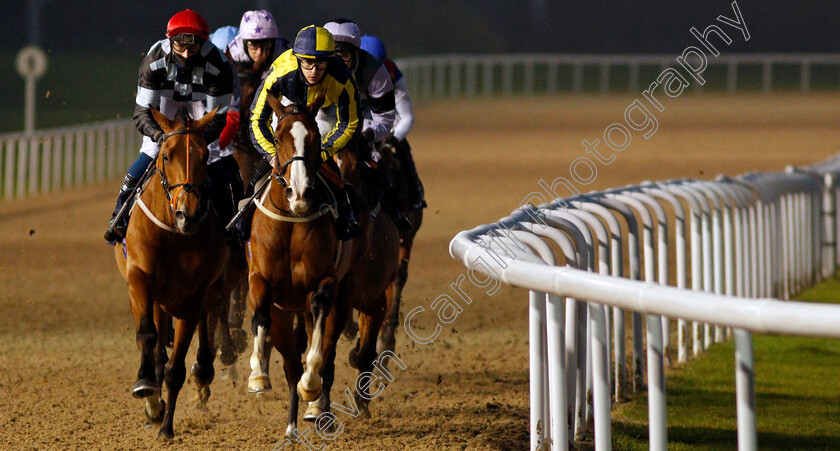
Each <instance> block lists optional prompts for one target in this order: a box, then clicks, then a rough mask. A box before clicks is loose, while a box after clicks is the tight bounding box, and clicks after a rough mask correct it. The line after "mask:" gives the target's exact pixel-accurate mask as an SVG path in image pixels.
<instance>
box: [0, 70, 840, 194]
mask: <svg viewBox="0 0 840 451" xmlns="http://www.w3.org/2000/svg"><path fill="white" fill-rule="evenodd" d="M675 58H676V55H561V54H508V55H440V56H428V57H412V58H404V59H400V60H398V61H397V63H398V64H399V66H400V69H401V70H402V71H403V73H404V74H405V78H406V81H407V82H408V85H409V90H410V92H411V95H412V96H413V97H414V98H417V99H442V98H474V97H491V96H498V95H501V96H512V95H526V96H530V95H542V94H559V93H561V92H569V93H583V92H600V93H602V94H604V93H608V92H626V93H631V94H636V93H639V92H640V91H641V90H644V89H646V88H647V86H648V84H649V83H651V82H653V81H654V80H655V77H656V75H658V74H659V72H660V71H662V70H663V69H664V68H666V67H672V66H674V65H675V64H676V60H675ZM703 76H704V77H706V78H707V79H708V83H707V84H706V88H718V89H725V90H726V91H729V92H733V93H734V92H736V91H738V90H743V89H760V90H763V91H771V90H778V89H784V88H785V87H787V88H791V87H793V88H795V89H798V90H801V91H803V92H808V91H810V90H812V89H819V88H825V89H834V90H836V89H837V88H840V54H732V55H725V54H724V55H721V56H719V57H717V58H709V60H708V67H707V69H706V70H705V72H704V73H703ZM596 80H597V84H596V83H594V82H595V81H596ZM692 87H693V88H692V89H695V90H702V89H705V88H703V87H700V86H699V85H698V84H697V83H692ZM140 139H141V137H140V135H139V133H137V131H136V129H135V128H134V125H133V124H132V123H131V121H130V120H117V121H110V122H103V123H100V124H95V125H83V126H76V127H67V128H60V129H49V130H40V131H36V132H35V133H34V134H32V135H24V134H22V133H12V134H3V135H0V199H13V198H19V197H24V196H27V195H32V194H37V193H48V192H54V191H56V190H59V189H64V188H70V187H77V186H81V185H85V184H89V183H95V182H100V181H103V180H109V179H112V178H115V177H120V176H122V175H123V173H124V172H125V170H126V169H127V168H128V165H129V164H130V163H131V162H132V161H133V160H134V157H135V156H136V152H137V149H139V146H140Z"/></svg>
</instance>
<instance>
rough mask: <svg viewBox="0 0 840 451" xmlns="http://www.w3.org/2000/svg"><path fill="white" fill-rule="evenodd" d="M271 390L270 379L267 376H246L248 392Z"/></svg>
mask: <svg viewBox="0 0 840 451" xmlns="http://www.w3.org/2000/svg"><path fill="white" fill-rule="evenodd" d="M268 390H271V379H270V378H269V377H268V376H257V377H250V378H248V393H262V392H265V391H268Z"/></svg>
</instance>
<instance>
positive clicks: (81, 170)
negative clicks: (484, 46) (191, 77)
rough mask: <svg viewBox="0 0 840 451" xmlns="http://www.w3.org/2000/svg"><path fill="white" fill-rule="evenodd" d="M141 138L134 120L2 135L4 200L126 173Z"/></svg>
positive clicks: (0, 157) (1, 191) (0, 164)
mask: <svg viewBox="0 0 840 451" xmlns="http://www.w3.org/2000/svg"><path fill="white" fill-rule="evenodd" d="M140 139H141V136H140V133H138V132H137V128H136V127H135V126H134V123H133V122H132V121H131V120H130V119H123V120H115V121H107V122H101V123H98V124H93V125H80V126H75V127H65V128H54V129H46V130H38V131H35V132H34V133H32V134H24V133H9V134H3V135H0V199H14V198H21V197H25V196H30V195H33V194H38V193H49V192H55V191H59V190H62V189H66V188H71V187H78V186H82V185H88V184H92V183H98V182H103V181H105V180H111V179H114V178H116V177H121V176H123V175H125V171H126V169H128V165H129V164H131V162H132V161H134V159H135V158H136V157H137V152H138V150H139V149H140Z"/></svg>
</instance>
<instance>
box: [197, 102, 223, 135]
mask: <svg viewBox="0 0 840 451" xmlns="http://www.w3.org/2000/svg"><path fill="white" fill-rule="evenodd" d="M217 111H219V107H216V108H213V111H210V112H208V113H207V114H205V115H204V117H202V118H201V119H199V120H197V121H194V122H193V125H192V126H193V128H197V129H199V130H204V127H207V124H209V123H210V121H212V120H213V118H214V117H215V116H216V112H217Z"/></svg>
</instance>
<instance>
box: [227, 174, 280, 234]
mask: <svg viewBox="0 0 840 451" xmlns="http://www.w3.org/2000/svg"><path fill="white" fill-rule="evenodd" d="M269 172H271V161H270V160H269V159H268V158H263V159H261V160H260V161H258V162H257V164H256V165H254V170H253V171H252V172H251V180H250V181H249V182H248V188H246V189H245V192H244V193H243V199H250V198H251V197H253V196H254V194H255V191H256V189H257V184H259V183H260V181H261V180H263V179H264V178H265V176H266V174H268V173H269ZM264 183H267V182H264ZM261 186H262V185H261ZM237 208H239V203H238V202H237ZM244 208H245V211H244V212H243V213H242V215H241V216H240V217H239V219H238V220H237V221H236V223H235V224H234V225H233V229H231V230H233V231H235V232H236V233H237V234H239V237H240V239H242V241H248V240H250V239H251V222H252V221H253V219H254V210H255V209H256V206H255V205H254V202H251V203H249V204H248V206H246V207H244Z"/></svg>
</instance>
